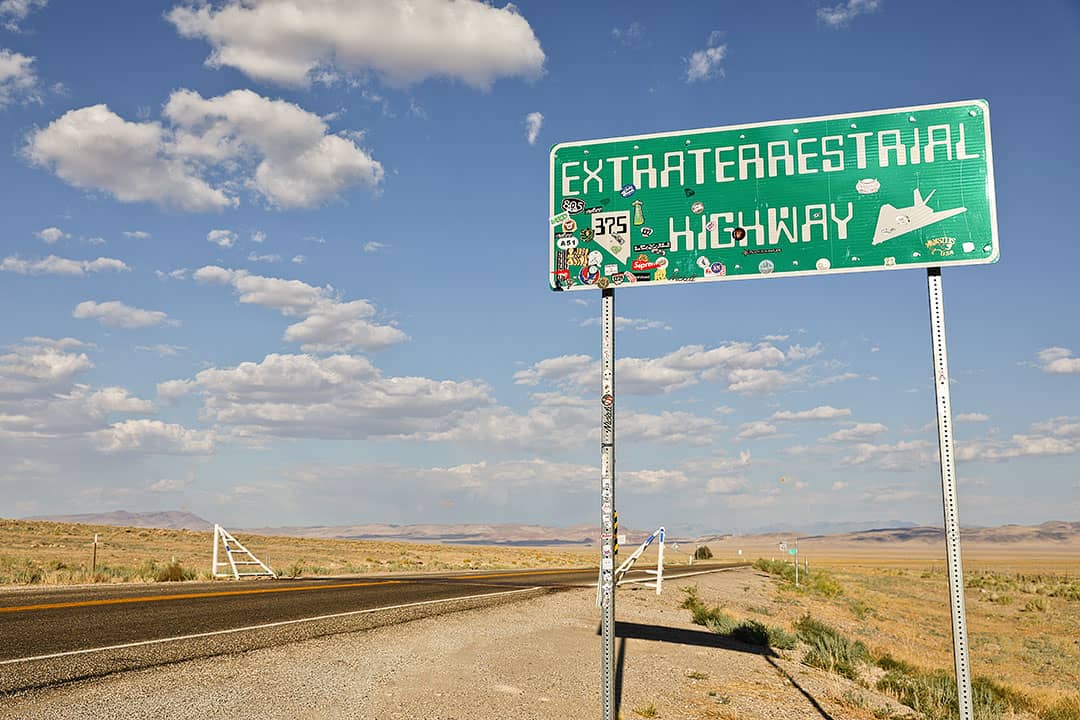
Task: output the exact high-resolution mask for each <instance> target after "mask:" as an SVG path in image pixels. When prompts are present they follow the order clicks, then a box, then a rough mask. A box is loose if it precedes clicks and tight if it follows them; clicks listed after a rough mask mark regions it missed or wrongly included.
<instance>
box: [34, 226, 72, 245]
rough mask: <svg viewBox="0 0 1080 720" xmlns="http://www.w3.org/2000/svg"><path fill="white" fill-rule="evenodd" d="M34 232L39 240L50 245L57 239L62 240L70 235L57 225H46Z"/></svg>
mask: <svg viewBox="0 0 1080 720" xmlns="http://www.w3.org/2000/svg"><path fill="white" fill-rule="evenodd" d="M34 234H35V235H37V237H38V239H39V240H42V241H43V242H45V244H46V245H52V244H53V243H55V242H57V241H59V240H64V239H66V238H69V237H71V235H69V234H68V233H66V232H64V231H63V230H61V229H60V228H58V227H47V228H45V229H43V230H38V231H37V232H36V233H34Z"/></svg>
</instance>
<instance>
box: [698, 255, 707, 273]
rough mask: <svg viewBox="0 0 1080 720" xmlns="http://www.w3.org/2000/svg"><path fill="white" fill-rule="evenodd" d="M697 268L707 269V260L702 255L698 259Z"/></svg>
mask: <svg viewBox="0 0 1080 720" xmlns="http://www.w3.org/2000/svg"><path fill="white" fill-rule="evenodd" d="M697 266H698V267H699V268H701V269H702V270H704V269H705V268H707V267H709V258H707V257H705V256H704V255H702V256H700V257H698V259H697Z"/></svg>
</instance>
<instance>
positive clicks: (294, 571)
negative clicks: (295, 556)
mask: <svg viewBox="0 0 1080 720" xmlns="http://www.w3.org/2000/svg"><path fill="white" fill-rule="evenodd" d="M303 572H304V561H303V560H296V561H295V562H293V563H292V564H290V565H289V566H288V567H287V568H285V571H284V572H282V573H281V574H282V575H284V576H285V577H291V578H297V577H300V576H301V575H302V574H303Z"/></svg>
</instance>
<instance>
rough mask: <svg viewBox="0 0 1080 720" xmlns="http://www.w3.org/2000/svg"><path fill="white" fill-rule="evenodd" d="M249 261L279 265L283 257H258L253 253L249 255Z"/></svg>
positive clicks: (273, 255) (272, 255)
mask: <svg viewBox="0 0 1080 720" xmlns="http://www.w3.org/2000/svg"><path fill="white" fill-rule="evenodd" d="M247 259H248V260H250V261H251V262H263V263H279V262H281V256H280V255H276V254H271V255H256V254H255V253H253V252H250V253H248V256H247Z"/></svg>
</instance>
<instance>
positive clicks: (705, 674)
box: [0, 568, 902, 720]
mask: <svg viewBox="0 0 1080 720" xmlns="http://www.w3.org/2000/svg"><path fill="white" fill-rule="evenodd" d="M671 572H672V571H671V570H669V573H671ZM686 585H696V586H697V587H698V591H699V594H700V595H701V597H702V599H703V600H704V601H706V602H708V603H710V604H728V605H729V606H730V605H734V604H736V603H745V601H746V600H747V598H750V597H753V598H755V599H756V600H757V601H758V602H759V603H760V604H763V605H767V604H768V603H769V602H771V600H770V598H772V597H773V595H774V592H773V590H772V588H771V580H770V579H769V578H767V577H766V576H763V575H762V574H760V573H758V572H756V571H753V570H751V569H749V568H743V569H739V570H735V571H728V572H722V573H716V574H709V575H699V576H695V577H691V578H686V579H683V580H673V581H671V582H669V583H666V584H665V591H664V594H663V596H661V597H657V596H656V594H655V592H654V591H653V590H651V589H645V588H640V587H635V586H624V587H622V588H620V590H619V593H618V603H617V605H616V610H617V617H618V621H619V623H620V634H622V635H626V636H627V637H619V638H618V639H617V641H616V649H617V650H618V651H619V654H620V656H621V666H622V686H623V692H622V699H621V714H622V717H623V718H626V719H627V720H629V719H630V718H637V717H658V718H664V719H670V720H676V719H687V720H689V719H694V720H696V719H697V718H709V717H717V718H764V719H774V718H775V719H776V720H789V719H795V718H811V719H816V720H822V718H834V719H835V720H844V719H846V718H859V719H860V720H862V719H866V718H872V717H873V713H872V712H871V709H870V708H880V707H889V708H890V709H891V710H892V711H893V712H897V711H900V710H901V709H902V708H901V707H900V706H897V705H895V704H894V703H891V702H890V701H888V700H886V699H885V698H883V697H880V696H877V695H876V694H874V693H873V692H871V691H867V690H865V689H862V688H858V687H857V686H856V685H854V684H853V683H850V682H848V681H847V680H844V679H842V678H839V677H838V676H835V675H830V674H827V673H824V672H821V671H818V670H815V669H812V668H809V667H806V666H803V665H801V664H800V663H799V662H798V661H797V660H796V659H794V656H792V657H790V658H785V657H769V656H767V655H763V654H760V653H758V652H756V651H755V650H754V649H753V648H750V647H747V646H743V645H739V644H736V643H729V642H726V641H723V640H722V639H720V638H719V637H718V636H715V635H712V634H710V633H707V632H706V631H705V630H704V629H703V628H701V627H699V626H696V625H693V624H692V623H691V622H690V617H689V613H688V612H687V611H686V610H682V609H680V608H679V607H678V606H679V603H680V602H681V601H682V599H683V594H682V593H681V592H679V588H680V587H682V586H686ZM594 598H595V591H589V590H572V591H567V592H561V593H557V594H550V595H543V596H540V597H535V598H533V599H529V600H525V601H523V602H518V603H513V604H506V605H499V606H496V607H493V608H485V609H477V610H466V611H462V612H457V613H452V614H448V615H442V616H438V617H427V618H422V619H418V620H413V621H411V622H407V623H404V624H400V625H393V626H384V627H377V628H373V629H370V630H366V631H363V632H352V633H347V634H342V635H334V636H330V637H321V638H316V639H311V640H306V641H302V642H297V643H293V644H289V645H282V646H278V647H273V648H265V649H259V650H252V651H249V652H242V653H237V654H233V655H223V656H218V657H213V658H203V659H198V660H190V661H185V662H178V663H173V664H170V665H165V666H162V667H156V668H150V669H145V670H137V671H132V672H126V673H119V674H116V675H111V676H108V677H104V678H100V679H96V680H89V681H84V682H78V683H73V684H69V685H65V686H61V687H58V688H53V689H49V690H42V691H35V692H32V693H26V694H23V695H18V696H13V697H8V698H6V699H4V700H0V720H15V719H18V720H31V719H33V720H52V719H54V718H55V719H57V720H68V719H71V720H75V719H79V720H83V719H86V720H90V719H94V720H98V719H101V718H109V719H110V720H113V719H115V720H136V719H143V718H146V719H150V718H154V719H157V718H168V719H169V720H189V719H190V720H212V719H216V718H228V719H229V720H247V719H249V718H250V719H253V720H279V719H280V720H294V719H305V720H306V719H309V718H310V719H313V720H314V719H316V718H317V719H320V720H321V719H323V718H333V719H336V718H342V719H344V718H349V720H355V719H357V718H372V719H375V720H396V719H402V720H404V719H405V718H409V719H410V720H411V719H413V718H424V719H425V720H444V719H445V720H449V719H455V720H456V719H459V718H460V719H463V720H464V719H465V718H468V720H506V719H508V718H589V717H599V716H600V691H599V684H600V682H599V681H600V638H599V635H598V629H599V617H600V615H599V611H598V610H597V609H596V607H595V606H594V602H593V601H594ZM691 675H692V677H691ZM852 694H855V695H858V696H860V697H862V698H864V700H865V703H852V702H851V701H850V700H848V701H846V702H845V701H843V698H844V697H845V695H847V696H848V697H849V698H850V697H851V696H852ZM853 704H865V707H863V708H854V707H851V706H852V705H853ZM650 706H651V709H654V710H655V714H650Z"/></svg>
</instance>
